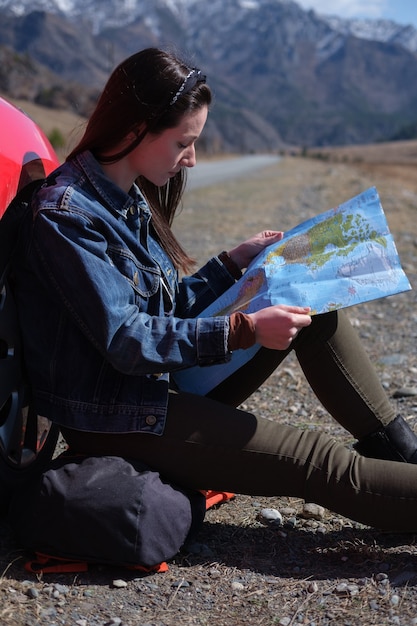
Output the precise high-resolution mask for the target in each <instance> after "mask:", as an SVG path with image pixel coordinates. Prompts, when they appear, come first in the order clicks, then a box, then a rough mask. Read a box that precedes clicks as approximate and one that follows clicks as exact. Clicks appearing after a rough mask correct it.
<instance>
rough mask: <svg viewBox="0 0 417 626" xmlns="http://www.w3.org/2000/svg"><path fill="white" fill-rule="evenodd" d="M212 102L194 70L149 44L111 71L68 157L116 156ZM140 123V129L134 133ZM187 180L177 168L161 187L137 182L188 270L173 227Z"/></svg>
mask: <svg viewBox="0 0 417 626" xmlns="http://www.w3.org/2000/svg"><path fill="white" fill-rule="evenodd" d="M190 76H191V83H190ZM210 104H211V91H210V89H209V87H208V86H207V85H206V84H205V77H204V76H202V75H201V73H200V72H199V71H198V70H197V69H195V68H193V69H190V67H189V66H188V65H187V64H186V63H184V62H183V61H182V60H180V59H178V58H177V57H176V56H174V55H173V54H171V53H168V52H165V51H163V50H160V49H158V48H147V49H145V50H142V51H140V52H138V53H136V54H134V55H132V56H131V57H129V58H127V59H126V60H125V61H123V62H122V63H120V65H119V66H118V67H116V69H115V70H114V71H113V73H112V74H111V76H110V78H109V79H108V81H107V84H106V86H105V87H104V89H103V92H102V94H101V96H100V98H99V100H98V102H97V105H96V107H95V109H94V111H93V113H92V115H91V117H90V119H89V121H88V124H87V127H86V130H85V133H84V135H83V137H82V138H81V140H80V141H79V143H78V145H77V146H76V147H75V148H74V150H72V152H71V153H70V154H69V155H68V157H67V160H69V159H71V158H73V157H74V156H76V155H77V154H79V153H81V152H83V151H84V150H90V151H91V152H92V153H93V154H94V156H95V157H96V158H97V160H99V161H101V162H105V161H106V162H109V161H112V162H115V161H118V160H119V159H121V158H123V157H124V156H126V154H128V153H129V152H131V151H132V150H133V149H134V148H136V147H137V146H138V145H139V143H140V142H141V141H142V139H143V137H144V136H145V135H146V134H147V133H152V134H159V133H161V132H163V131H164V130H166V129H167V128H174V127H175V126H177V125H178V124H179V123H180V121H181V118H182V116H183V115H184V114H186V113H191V112H193V111H196V110H198V109H200V108H201V107H203V106H209V105H210ZM139 127H143V128H144V130H143V132H141V133H140V134H139V135H136V131H137V129H138V128H139ZM132 131H133V132H134V133H135V135H136V138H135V139H134V140H133V141H132V143H131V144H130V145H129V146H128V147H127V148H125V149H124V150H123V151H122V152H119V153H118V154H113V155H112V156H111V157H104V154H106V153H109V151H110V152H111V150H112V149H113V148H114V147H115V146H117V145H118V144H120V142H121V141H122V140H123V139H125V138H126V136H127V135H129V133H131V132H132ZM185 180H186V177H185V172H184V171H183V169H181V170H180V172H178V174H176V175H175V176H174V177H173V178H171V179H170V180H169V181H168V183H167V184H166V185H164V186H163V187H157V186H156V185H154V184H153V183H151V182H150V181H149V180H147V179H146V178H144V177H139V178H138V181H137V182H138V185H139V187H140V188H141V190H142V191H143V193H144V195H145V196H146V198H147V200H148V202H149V204H150V206H151V209H152V223H153V227H154V230H155V233H156V236H157V237H158V239H159V241H160V243H161V244H162V245H163V247H164V249H165V250H166V252H167V254H168V255H169V256H170V258H171V260H172V261H173V263H174V265H175V266H176V267H177V268H178V269H182V270H183V271H184V272H187V271H189V270H190V268H191V265H192V264H193V260H192V259H191V258H190V257H189V256H188V255H187V253H186V252H185V251H184V249H183V248H182V246H181V245H180V243H179V242H178V240H177V239H176V237H175V236H174V234H173V232H172V229H171V226H172V222H173V219H174V217H175V213H176V211H177V208H178V205H179V203H180V201H181V198H182V195H183V192H184V186H185Z"/></svg>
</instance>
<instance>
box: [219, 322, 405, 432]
mask: <svg viewBox="0 0 417 626" xmlns="http://www.w3.org/2000/svg"><path fill="white" fill-rule="evenodd" d="M292 349H294V350H295V352H296V355H297V358H298V361H299V363H300V365H301V368H302V370H303V372H304V374H305V376H306V378H307V381H308V382H309V384H310V386H311V388H312V389H313V391H314V393H315V394H316V396H317V398H318V399H319V400H320V402H321V403H322V404H323V406H324V407H325V408H326V409H327V410H328V411H329V413H330V414H331V415H332V416H333V417H334V418H335V419H336V420H337V421H338V422H339V423H340V424H342V426H344V427H345V428H346V430H348V431H349V432H351V433H352V434H353V435H354V436H355V437H357V438H360V437H363V436H364V435H367V434H368V433H370V432H373V431H375V430H376V429H378V428H379V427H381V426H386V425H387V424H389V423H390V422H391V421H392V420H393V419H394V417H395V411H394V409H393V407H392V405H391V403H390V402H389V400H388V398H387V396H386V394H385V391H384V389H383V387H382V385H381V383H380V381H379V379H378V377H377V375H376V373H375V370H374V367H373V365H372V363H371V361H370V359H369V357H368V355H367V354H366V352H365V350H364V348H363V346H362V343H361V341H360V340H359V337H358V335H357V333H356V332H355V330H354V329H353V328H352V326H351V324H350V322H349V320H348V319H347V317H346V316H345V315H344V314H343V312H341V311H334V312H332V313H327V314H324V315H316V316H314V317H313V320H312V323H311V325H310V326H308V327H307V328H304V329H303V330H302V331H301V332H300V333H299V335H298V336H297V338H296V339H295V340H294V341H293V343H292V345H291V347H290V348H289V349H288V350H283V351H276V350H266V349H265V348H261V349H260V350H259V351H258V353H257V354H256V355H255V357H254V358H253V359H252V360H251V361H249V362H248V363H247V364H246V365H245V366H244V367H242V368H241V369H239V370H238V371H237V372H235V373H234V374H233V375H232V376H230V377H229V378H227V379H226V380H225V381H223V383H221V384H220V385H219V386H218V387H216V389H214V390H213V391H212V392H210V394H209V396H210V397H211V398H214V399H217V400H219V401H220V402H224V403H226V404H230V405H232V406H238V405H239V404H240V403H241V402H243V401H244V400H245V399H246V398H248V397H249V396H250V395H251V394H252V393H253V392H254V391H255V390H256V389H258V387H259V386H260V385H261V384H262V383H263V382H264V381H265V380H266V379H267V378H268V376H270V374H271V373H272V372H273V371H274V370H275V369H276V368H277V367H278V366H279V365H280V363H281V362H282V361H283V360H284V359H285V357H286V356H287V354H288V353H289V352H290V351H291V350H292Z"/></svg>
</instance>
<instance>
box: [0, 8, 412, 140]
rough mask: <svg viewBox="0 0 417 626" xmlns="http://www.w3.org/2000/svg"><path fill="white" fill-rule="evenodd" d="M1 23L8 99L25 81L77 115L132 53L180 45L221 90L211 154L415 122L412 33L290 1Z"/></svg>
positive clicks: (26, 11) (392, 129) (378, 133)
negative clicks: (11, 64)
mask: <svg viewBox="0 0 417 626" xmlns="http://www.w3.org/2000/svg"><path fill="white" fill-rule="evenodd" d="M0 17H1V19H0V54H1V53H2V54H3V55H4V56H7V55H9V56H11V58H13V54H14V57H15V58H16V59H17V61H18V62H19V64H20V65H19V67H20V70H19V72H20V73H19V72H17V71H16V69H14V70H5V69H1V68H0V89H1V90H2V91H3V93H6V94H7V93H10V95H13V96H15V97H16V96H17V95H20V94H16V93H14V90H16V89H23V83H24V78H23V76H26V77H27V79H28V85H31V87H28V85H26V87H25V89H26V92H28V93H29V92H32V95H31V98H32V99H35V100H36V101H38V102H43V101H45V100H47V101H48V102H49V104H50V105H52V106H55V105H56V101H57V100H58V101H59V102H60V103H62V102H63V101H65V100H66V101H67V103H68V104H67V105H68V106H71V107H72V108H74V109H77V110H78V111H79V112H87V111H88V109H89V107H90V106H91V102H92V100H93V99H94V98H95V96H96V94H97V90H99V89H100V88H101V87H102V86H103V84H104V81H105V80H106V78H107V76H108V74H109V73H110V71H111V69H112V68H113V67H114V66H115V64H117V63H118V62H119V61H120V60H122V59H123V58H124V57H126V56H127V55H129V54H132V53H133V52H136V51H137V50H139V49H141V48H143V47H146V46H154V45H156V46H162V47H165V48H166V47H168V48H174V49H178V50H179V51H180V53H181V55H182V56H185V58H188V59H189V62H190V63H191V64H195V65H198V66H199V67H201V68H202V69H203V71H204V72H205V73H206V74H207V76H208V80H209V84H210V86H211V87H212V88H213V91H214V95H215V103H214V106H213V110H212V112H211V115H210V117H209V124H208V126H207V132H206V134H205V142H206V145H207V147H208V148H211V149H215V148H217V149H223V150H241V151H259V150H265V149H268V150H270V149H277V148H278V149H279V148H280V147H283V146H285V145H301V146H323V145H335V144H352V143H367V142H374V141H380V140H384V139H386V138H388V137H391V136H394V135H396V134H398V133H399V132H401V129H402V128H403V127H411V126H412V125H413V124H414V123H415V121H416V120H417V81H415V75H416V71H417V31H416V30H415V29H414V28H413V27H412V26H400V25H398V24H395V23H393V22H388V21H369V20H367V21H358V20H350V21H347V20H341V19H339V18H334V17H332V18H329V17H328V16H326V17H324V16H320V15H318V14H317V13H315V12H314V11H305V10H303V9H302V8H301V7H300V6H299V5H298V4H297V3H296V2H293V1H292V0H210V2H207V1H206V0H0ZM12 53H13V54H12ZM24 63H31V64H33V66H34V67H35V66H36V68H37V71H36V73H32V74H31V72H30V71H27V72H26V74H24V71H23V70H22V66H23V65H24ZM42 68H44V70H45V71H44V72H42ZM9 71H11V72H12V74H13V75H14V76H15V79H14V80H10V79H9ZM22 72H23V74H22ZM16 74H17V75H18V76H19V77H20V81H19V80H16ZM2 75H3V80H2ZM45 83H46V84H45ZM4 84H6V88H5V87H4V86H3V85H4ZM48 85H49V88H48ZM33 92H36V93H33Z"/></svg>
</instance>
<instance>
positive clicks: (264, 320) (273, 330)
mask: <svg viewBox="0 0 417 626" xmlns="http://www.w3.org/2000/svg"><path fill="white" fill-rule="evenodd" d="M309 311H310V308H309V307H301V306H287V305H285V304H278V305H276V306H270V307H267V308H266V309H261V310H260V311H257V312H256V313H250V314H249V317H251V318H252V321H253V323H254V325H255V337H256V343H259V344H260V345H261V346H264V347H265V348H271V349H272V350H286V349H287V348H288V346H289V345H290V343H291V342H292V340H293V339H294V338H295V337H296V336H297V334H298V332H299V331H300V330H301V329H302V328H304V327H305V326H309V325H310V324H311V317H310V315H309Z"/></svg>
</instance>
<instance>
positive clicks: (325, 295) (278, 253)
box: [175, 187, 411, 394]
mask: <svg viewBox="0 0 417 626" xmlns="http://www.w3.org/2000/svg"><path fill="white" fill-rule="evenodd" d="M409 289H411V286H410V283H409V281H408V279H407V277H406V275H405V273H404V271H403V269H402V267H401V263H400V259H399V256H398V253H397V249H396V246H395V243H394V240H393V237H392V235H391V233H390V231H389V228H388V223H387V220H386V217H385V214H384V211H383V209H382V205H381V202H380V199H379V196H378V192H377V190H376V189H375V187H372V188H370V189H368V190H366V191H364V192H363V193H362V194H360V195H358V196H356V197H355V198H352V199H351V200H348V201H347V202H345V203H343V204H341V205H339V206H338V207H336V208H334V209H330V210H329V211H326V212H325V213H321V214H320V215H318V216H316V217H313V218H311V219H309V220H307V221H305V222H303V223H302V224H300V225H299V226H297V227H296V228H294V229H292V230H290V231H288V232H287V233H286V234H285V235H284V237H283V239H282V240H281V241H280V242H279V243H278V244H273V245H271V246H269V247H268V248H266V249H265V250H264V251H263V252H262V253H261V254H260V255H259V256H258V257H256V259H255V260H254V261H253V262H252V263H251V265H250V266H249V267H248V269H247V270H246V272H245V273H244V275H243V277H242V278H241V279H240V280H239V281H237V282H236V283H235V284H234V285H233V286H232V287H231V288H230V289H229V290H227V291H226V292H225V293H224V294H223V295H222V296H220V298H218V300H216V301H215V302H214V303H213V304H212V305H211V306H210V307H208V308H207V309H206V310H205V311H203V313H202V314H201V316H202V317H207V316H211V315H228V314H230V313H232V312H233V311H243V312H245V313H252V312H254V311H257V310H259V309H261V308H264V307H267V306H270V305H274V304H289V305H297V306H309V307H310V308H311V314H312V315H315V314H320V313H326V312H328V311H331V310H335V309H340V308H344V307H349V306H352V305H355V304H359V303H361V302H366V301H369V300H375V299H378V298H382V297H386V296H390V295H394V294H396V293H399V292H402V291H407V290H409ZM257 349H259V347H255V348H254V349H251V350H245V351H243V350H238V351H237V352H236V353H234V355H233V358H232V361H231V362H230V363H228V364H225V365H215V366H212V367H205V368H204V369H203V368H200V367H195V368H191V369H189V370H185V371H184V372H180V373H178V374H176V375H175V380H176V382H177V384H178V385H179V386H180V388H182V389H184V390H187V391H193V392H198V393H202V394H204V393H207V392H208V391H209V389H211V388H213V386H214V385H215V384H216V383H217V382H218V381H220V380H223V379H224V378H225V377H226V376H227V375H229V374H230V373H231V372H232V371H234V370H236V369H237V368H238V367H240V365H241V364H242V363H243V362H244V361H246V360H248V359H249V358H251V356H252V354H253V353H254V351H256V350H257Z"/></svg>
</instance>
